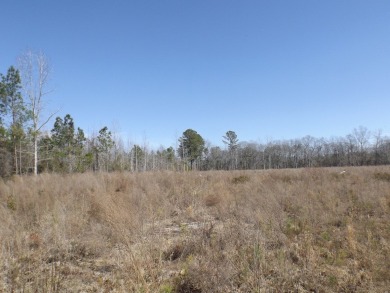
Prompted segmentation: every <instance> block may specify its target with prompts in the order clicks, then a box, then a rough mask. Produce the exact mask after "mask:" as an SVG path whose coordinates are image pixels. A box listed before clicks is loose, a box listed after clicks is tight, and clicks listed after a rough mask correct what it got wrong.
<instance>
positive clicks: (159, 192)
mask: <svg viewBox="0 0 390 293" xmlns="http://www.w3.org/2000/svg"><path fill="white" fill-rule="evenodd" d="M345 170H346V172H341V171H342V169H334V168H331V169H299V170H270V171H250V172H249V171H248V172H239V171H237V172H222V171H220V172H187V173H175V172H164V173H139V174H129V173H111V174H104V173H102V174H81V175H40V176H38V177H36V178H34V177H14V178H12V179H10V180H7V181H2V180H1V179H0V223H1V224H0V292H163V293H169V292H181V293H185V292H186V293H190V292H195V293H201V292H202V293H204V292H386V290H388V288H390V167H377V168H367V167H362V168H347V169H345Z"/></svg>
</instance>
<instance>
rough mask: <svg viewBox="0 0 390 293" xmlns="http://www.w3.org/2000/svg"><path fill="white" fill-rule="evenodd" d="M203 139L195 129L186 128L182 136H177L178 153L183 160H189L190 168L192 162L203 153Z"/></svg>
mask: <svg viewBox="0 0 390 293" xmlns="http://www.w3.org/2000/svg"><path fill="white" fill-rule="evenodd" d="M204 147H205V141H204V139H203V138H202V136H200V135H199V134H198V133H197V132H196V131H195V130H192V129H187V130H186V131H184V132H183V136H182V137H180V138H179V148H178V149H177V153H178V155H179V156H180V157H181V158H182V159H183V160H185V161H187V160H188V161H189V162H190V168H191V170H192V168H193V163H194V161H195V160H196V159H198V158H200V157H201V156H202V154H203V151H204Z"/></svg>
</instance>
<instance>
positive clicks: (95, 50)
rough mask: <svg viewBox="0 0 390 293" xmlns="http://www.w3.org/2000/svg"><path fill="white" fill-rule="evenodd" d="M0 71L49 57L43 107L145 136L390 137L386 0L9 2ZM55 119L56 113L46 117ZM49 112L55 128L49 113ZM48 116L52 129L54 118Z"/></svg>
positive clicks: (4, 7) (170, 139)
mask: <svg viewBox="0 0 390 293" xmlns="http://www.w3.org/2000/svg"><path fill="white" fill-rule="evenodd" d="M0 6H1V23H2V29H1V30H2V34H1V39H0V72H1V73H3V74H4V73H6V70H7V69H8V67H9V66H10V65H13V64H15V63H16V58H17V56H18V55H20V54H21V53H23V52H24V51H26V50H27V49H32V50H36V51H37V50H42V51H43V52H44V53H45V54H46V55H47V56H48V58H49V60H50V63H51V66H52V73H51V84H50V86H51V88H53V89H54V91H53V93H52V94H50V96H47V100H50V103H49V104H48V106H47V109H48V110H51V111H52V110H55V109H57V108H60V109H61V110H60V112H59V113H58V115H59V116H61V117H63V116H64V115H65V114H67V113H69V114H70V115H71V116H72V117H73V118H74V120H75V123H76V126H79V127H81V128H83V129H84V130H85V131H86V132H87V133H88V132H92V131H93V130H95V131H96V130H99V129H100V128H101V127H103V126H105V125H107V126H108V127H109V128H111V129H114V130H116V131H117V132H120V133H121V134H122V135H123V136H124V137H128V138H130V139H131V140H133V141H135V142H138V143H142V142H143V141H144V140H146V141H148V143H149V144H150V145H151V146H159V145H160V144H162V145H164V146H166V147H167V146H170V145H172V146H175V140H176V139H177V138H178V137H179V136H180V135H181V134H182V133H183V131H185V130H186V129H188V128H192V129H194V130H196V131H197V132H198V133H199V134H201V135H202V136H203V138H204V139H206V140H208V141H210V142H211V143H212V144H214V145H220V144H221V138H222V136H223V135H224V134H225V133H226V131H228V130H233V131H235V132H236V133H237V135H238V138H239V139H240V140H241V141H245V140H246V141H250V140H254V141H263V142H265V141H266V140H267V139H271V138H272V139H290V138H298V137H303V136H305V135H312V136H315V137H325V138H330V137H332V136H344V135H346V134H348V133H351V132H352V130H353V129H354V128H357V127H358V126H359V125H363V126H365V127H367V128H368V129H370V130H377V129H382V130H383V132H384V133H385V134H390V115H389V110H390V1H388V0H378V1H377V0H371V1H369V0H366V1H361V0H349V1H347V0H323V1H319V0H318V1H316V0H296V1H291V0H285V1H278V0H268V1H262V0H256V1H245V0H242V1H241V0H240V1H238V0H234V1H233V0H185V1H183V0H180V1H179V0H176V1H173V0H153V1H152V0H149V1H148V0H138V1H131V0H127V1H125V0H122V1H119V0H116V1H114V0H113V1H108V0H105V1H103V0H99V1H97V0H94V1H92V0H91V1H87V0H83V1H80V0H77V1H76V0H67V1H65V0H63V1H53V0H46V1H43V0H34V1H26V0H25V1H22V0H4V1H1V5H0ZM53 123H54V121H53ZM53 123H51V126H52V124H53ZM51 126H50V128H51Z"/></svg>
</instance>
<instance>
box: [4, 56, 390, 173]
mask: <svg viewBox="0 0 390 293" xmlns="http://www.w3.org/2000/svg"><path fill="white" fill-rule="evenodd" d="M18 65H19V66H18V68H16V67H14V66H11V67H9V69H8V71H7V73H6V74H4V75H3V74H0V176H2V177H6V176H11V175H13V174H29V173H33V174H38V173H40V172H61V173H73V172H86V171H95V172H96V171H107V172H110V171H131V172H140V171H150V170H175V171H180V170H194V169H196V170H249V169H275V168H276V169H279V168H302V167H331V166H364V165H383V164H389V163H390V138H389V137H386V136H383V135H382V133H381V132H380V131H377V132H371V131H369V130H368V129H367V128H365V127H362V126H360V127H358V128H356V129H354V130H353V131H352V133H350V134H348V135H346V136H345V137H338V138H330V139H324V138H315V137H312V136H305V137H303V138H298V139H290V140H274V141H269V142H267V143H257V142H240V141H239V139H238V136H237V134H236V133H235V132H234V131H232V130H229V131H227V132H226V133H225V134H224V135H222V136H221V142H222V143H223V145H224V147H220V146H213V145H211V144H210V143H208V142H206V141H205V139H204V138H203V137H202V136H201V135H200V134H199V133H197V132H196V131H195V130H193V129H187V130H185V131H184V132H183V134H182V136H181V137H180V138H179V139H178V147H177V148H176V149H175V148H173V147H168V148H164V147H160V148H159V149H157V150H155V149H150V148H149V147H148V146H147V145H146V144H144V145H139V144H132V143H127V144H125V143H124V142H123V140H122V139H121V138H120V137H116V136H115V134H113V133H112V132H111V131H110V130H109V129H108V128H107V127H103V128H102V129H100V130H99V132H98V133H95V134H90V135H88V136H86V135H85V133H84V131H83V130H82V129H81V128H79V127H76V125H75V122H74V120H73V118H72V117H71V115H70V114H67V115H65V116H64V117H63V118H62V117H56V118H55V119H54V124H53V125H52V127H51V130H50V131H43V127H44V126H46V128H47V126H48V125H49V122H50V121H51V118H52V117H54V116H55V114H56V113H52V114H50V115H49V116H48V117H47V118H46V119H43V117H42V109H43V105H44V104H43V98H44V96H45V95H46V94H47V93H48V92H49V91H48V90H47V78H48V75H49V67H48V65H47V61H46V59H45V56H44V55H43V54H41V53H32V52H28V53H27V54H25V55H23V56H22V58H20V59H19V64H18Z"/></svg>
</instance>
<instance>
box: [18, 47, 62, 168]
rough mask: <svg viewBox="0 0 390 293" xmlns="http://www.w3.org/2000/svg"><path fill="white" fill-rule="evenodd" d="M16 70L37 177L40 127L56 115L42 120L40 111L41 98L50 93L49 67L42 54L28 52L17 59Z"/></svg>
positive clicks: (42, 105) (42, 104)
mask: <svg viewBox="0 0 390 293" xmlns="http://www.w3.org/2000/svg"><path fill="white" fill-rule="evenodd" d="M18 68H19V70H20V75H21V79H22V87H23V91H24V94H25V100H26V103H27V110H28V114H29V118H30V121H31V137H32V144H33V154H34V166H33V172H34V174H35V175H37V173H38V137H39V133H40V130H41V129H42V127H43V126H45V125H46V124H47V123H48V122H49V120H50V119H51V118H52V117H53V116H54V115H55V114H56V112H55V113H52V114H51V115H49V117H47V118H46V119H43V120H42V111H43V108H44V103H43V98H44V96H46V95H47V94H48V93H50V91H49V90H48V89H47V86H48V79H49V74H50V67H49V63H48V60H47V58H46V56H45V54H44V53H42V52H33V51H31V50H29V51H27V52H25V53H24V54H22V55H21V56H20V57H19V58H18ZM57 112H58V111H57Z"/></svg>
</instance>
